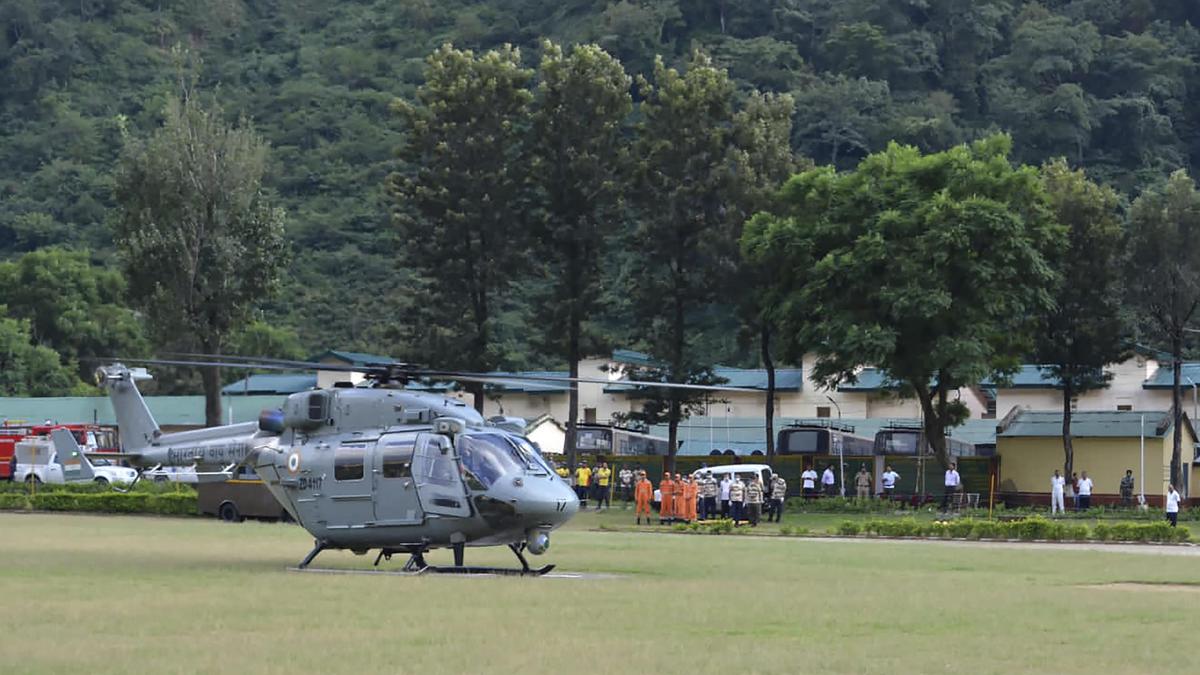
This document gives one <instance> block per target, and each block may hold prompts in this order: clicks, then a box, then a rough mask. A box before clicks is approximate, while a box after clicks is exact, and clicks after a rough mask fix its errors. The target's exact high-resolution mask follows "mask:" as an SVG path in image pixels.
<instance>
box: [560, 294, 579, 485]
mask: <svg viewBox="0 0 1200 675" xmlns="http://www.w3.org/2000/svg"><path fill="white" fill-rule="evenodd" d="M572 305H574V303H573V302H572ZM578 318H579V317H578V316H577V315H576V314H575V310H574V309H572V310H571V318H570V322H571V326H570V328H568V331H569V332H570V336H569V337H568V338H567V352H568V355H567V363H568V364H569V365H568V368H569V374H570V376H571V391H570V392H569V393H568V394H567V436H566V440H564V441H563V442H564V443H566V444H567V447H566V448H565V450H566V453H567V466H568V467H570V469H571V470H572V471H574V470H575V433H576V424H577V423H578V420H579V383H578V382H575V378H577V377H579V320H578Z"/></svg>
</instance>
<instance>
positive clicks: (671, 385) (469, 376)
mask: <svg viewBox="0 0 1200 675" xmlns="http://www.w3.org/2000/svg"><path fill="white" fill-rule="evenodd" d="M411 372H412V373H414V374H420V375H421V376H423V377H435V378H436V377H441V378H444V379H447V380H462V381H464V382H483V383H485V384H486V383H489V382H490V383H501V382H504V381H508V382H553V383H562V382H565V383H571V382H575V383H580V384H607V385H615V386H622V387H644V388H647V389H655V388H662V389H689V390H694V391H732V392H740V393H743V394H747V393H753V394H759V393H762V392H761V390H758V389H751V388H749V387H727V386H723V385H719V384H689V383H686V382H654V381H646V380H606V379H601V378H598V377H567V376H565V375H563V376H559V375H521V374H517V373H511V374H504V375H488V374H486V373H469V372H460V371H435V370H416V371H411Z"/></svg>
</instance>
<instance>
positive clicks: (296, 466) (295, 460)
mask: <svg viewBox="0 0 1200 675" xmlns="http://www.w3.org/2000/svg"><path fill="white" fill-rule="evenodd" d="M287 468H288V473H300V453H299V452H293V453H292V454H290V455H288V459H287Z"/></svg>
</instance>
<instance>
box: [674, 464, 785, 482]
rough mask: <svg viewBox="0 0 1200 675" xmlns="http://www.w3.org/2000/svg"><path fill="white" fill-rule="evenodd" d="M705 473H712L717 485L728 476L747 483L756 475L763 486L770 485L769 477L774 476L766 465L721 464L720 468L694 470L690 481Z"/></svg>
mask: <svg viewBox="0 0 1200 675" xmlns="http://www.w3.org/2000/svg"><path fill="white" fill-rule="evenodd" d="M705 472H712V475H713V478H716V479H717V482H718V483H720V482H721V479H723V478H724V477H725V476H728V475H734V476H736V477H737V478H740V479H741V480H742V481H743V482H746V483H749V482H750V480H751V479H753V478H754V476H755V475H756V474H757V475H758V476H759V477H761V478H762V482H763V485H764V486H765V485H770V484H771V477H772V476H774V475H775V472H774V471H773V470H772V469H771V467H769V466H767V465H766V464H723V465H721V466H710V467H708V468H707V469H696V470H695V471H693V472H692V479H693V480H695V479H696V478H699V477H700V476H703V475H704V473H705Z"/></svg>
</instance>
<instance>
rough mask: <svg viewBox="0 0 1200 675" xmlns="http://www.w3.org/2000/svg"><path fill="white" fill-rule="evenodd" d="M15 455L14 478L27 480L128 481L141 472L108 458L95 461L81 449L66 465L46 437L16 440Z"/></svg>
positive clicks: (59, 482) (44, 481) (106, 482)
mask: <svg viewBox="0 0 1200 675" xmlns="http://www.w3.org/2000/svg"><path fill="white" fill-rule="evenodd" d="M15 456H16V458H17V471H16V474H15V475H14V476H13V479H14V480H18V481H22V482H26V483H47V484H50V485H63V484H66V483H87V482H96V483H101V484H103V485H108V484H118V485H125V484H129V483H132V482H133V481H134V480H136V479H137V475H138V474H137V470H135V469H131V468H129V467H124V466H118V465H117V464H115V463H114V462H112V461H111V460H107V459H99V460H95V461H94V462H93V461H91V460H89V459H88V458H87V457H86V456H85V455H83V454H82V453H79V454H78V456H77V457H74V458H72V461H68V462H66V464H65V466H64V463H63V462H60V461H59V454H58V451H57V450H56V449H55V447H54V443H53V442H52V441H50V440H49V439H43V438H30V439H26V440H23V441H21V442H20V443H17V444H16V454H15Z"/></svg>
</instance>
